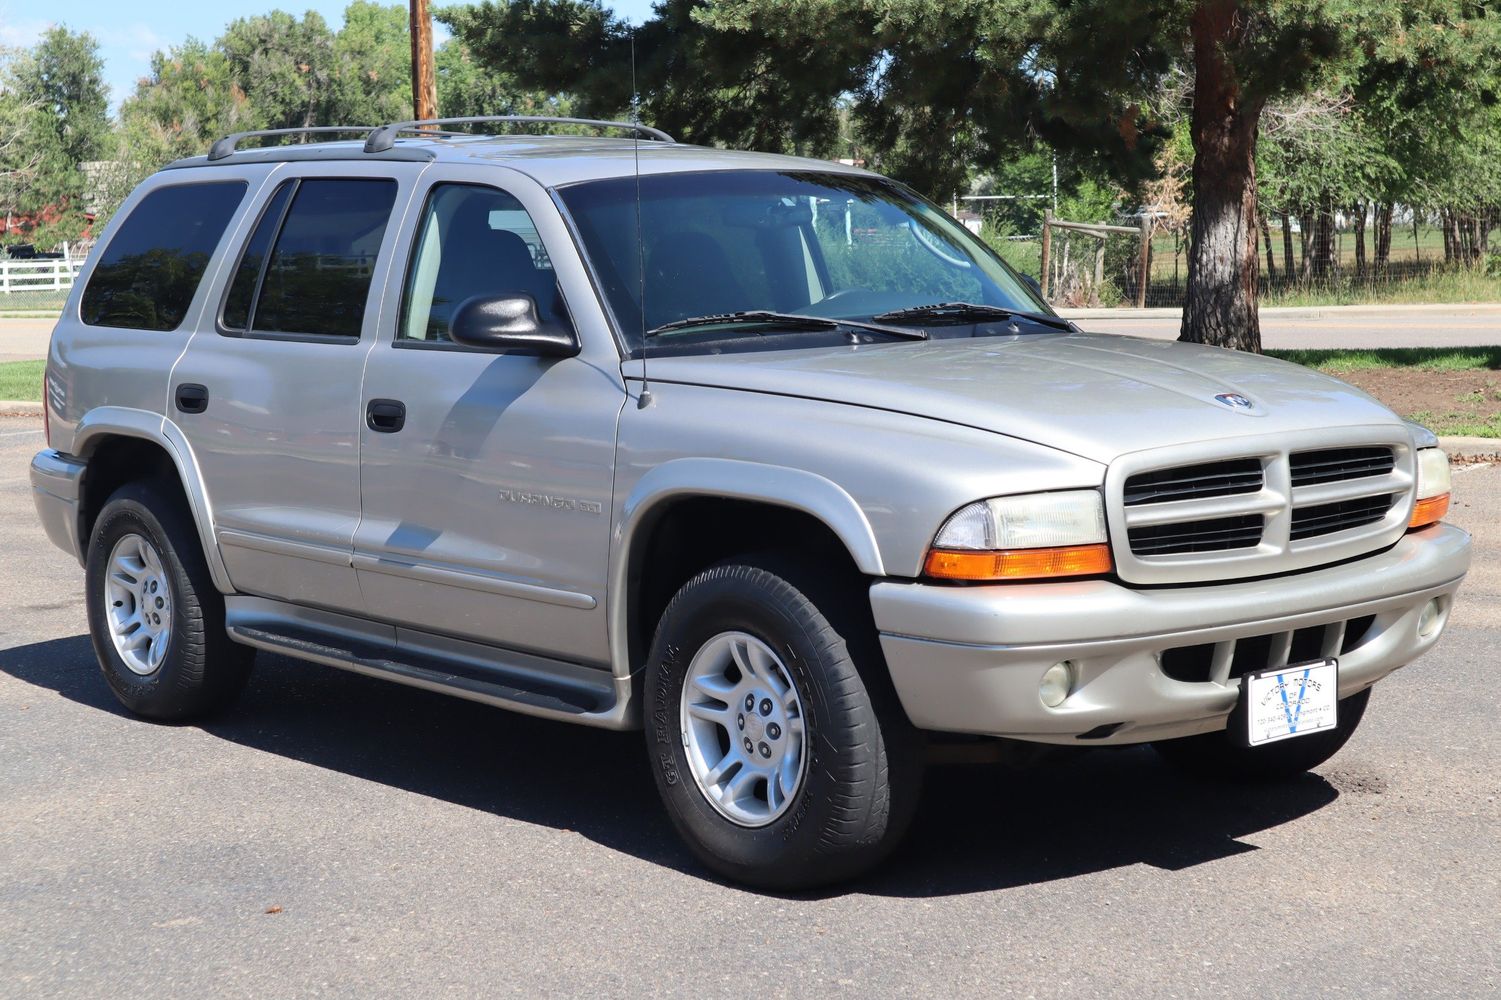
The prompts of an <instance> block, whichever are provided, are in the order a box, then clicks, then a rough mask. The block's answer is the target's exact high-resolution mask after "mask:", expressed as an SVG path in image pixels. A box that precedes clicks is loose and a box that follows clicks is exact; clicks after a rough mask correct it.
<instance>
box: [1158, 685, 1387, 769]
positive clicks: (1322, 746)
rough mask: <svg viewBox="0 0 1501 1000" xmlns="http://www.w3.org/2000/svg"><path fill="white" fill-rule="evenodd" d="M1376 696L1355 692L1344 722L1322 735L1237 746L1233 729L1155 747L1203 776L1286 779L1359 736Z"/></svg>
mask: <svg viewBox="0 0 1501 1000" xmlns="http://www.w3.org/2000/svg"><path fill="white" fill-rule="evenodd" d="M1370 700H1371V689H1370V688H1366V689H1365V690H1364V691H1361V692H1360V693H1359V694H1352V695H1351V696H1350V697H1348V698H1344V699H1342V700H1341V701H1340V703H1339V725H1337V726H1335V728H1333V729H1330V730H1328V731H1326V732H1322V733H1314V734H1312V735H1310V736H1297V737H1294V738H1292V739H1287V740H1281V741H1280V742H1277V743H1268V744H1266V745H1265V746H1259V747H1248V746H1241V745H1239V744H1237V743H1236V742H1235V741H1234V740H1233V739H1231V737H1230V734H1229V733H1228V732H1218V733H1205V734H1203V735H1202V736H1189V737H1186V738H1184V739H1178V740H1165V741H1163V742H1161V743H1153V744H1152V749H1154V750H1156V751H1157V753H1158V754H1159V755H1160V756H1161V757H1162V758H1163V759H1164V760H1166V761H1167V762H1168V763H1169V764H1171V765H1173V766H1174V767H1176V768H1178V769H1179V770H1181V771H1184V772H1186V773H1188V774H1192V775H1194V776H1195V777H1199V778H1230V779H1233V780H1236V781H1280V780H1285V779H1287V778H1294V777H1297V776H1298V775H1300V774H1302V773H1304V772H1305V771H1311V770H1313V769H1314V768H1315V767H1318V766H1319V765H1320V764H1322V763H1324V762H1325V761H1326V760H1328V759H1329V758H1330V757H1333V756H1334V755H1335V754H1337V753H1339V751H1340V749H1341V748H1342V747H1343V746H1344V745H1345V744H1346V743H1347V742H1349V739H1350V737H1351V736H1353V735H1355V729H1356V727H1358V726H1359V725H1360V720H1361V718H1362V717H1363V716H1364V715H1365V710H1366V704H1367V703H1368V702H1370Z"/></svg>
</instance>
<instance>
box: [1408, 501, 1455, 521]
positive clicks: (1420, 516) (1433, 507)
mask: <svg viewBox="0 0 1501 1000" xmlns="http://www.w3.org/2000/svg"><path fill="white" fill-rule="evenodd" d="M1447 513H1449V494H1447V493H1440V494H1439V495H1438V496H1436V497H1429V498H1428V499H1426V500H1419V501H1418V502H1417V503H1416V504H1415V505H1414V506H1413V508H1412V520H1410V521H1408V522H1407V526H1408V527H1409V528H1426V527H1428V525H1430V524H1437V523H1438V522H1440V521H1442V520H1443V519H1444V515H1445V514H1447Z"/></svg>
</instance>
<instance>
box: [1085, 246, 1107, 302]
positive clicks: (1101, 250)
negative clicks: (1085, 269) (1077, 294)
mask: <svg viewBox="0 0 1501 1000" xmlns="http://www.w3.org/2000/svg"><path fill="white" fill-rule="evenodd" d="M1105 238H1106V237H1105V234H1104V233H1100V245H1099V246H1097V247H1095V251H1094V283H1093V284H1092V285H1091V286H1090V289H1089V304H1090V305H1092V306H1098V305H1099V304H1100V289H1101V288H1102V287H1104V284H1105Z"/></svg>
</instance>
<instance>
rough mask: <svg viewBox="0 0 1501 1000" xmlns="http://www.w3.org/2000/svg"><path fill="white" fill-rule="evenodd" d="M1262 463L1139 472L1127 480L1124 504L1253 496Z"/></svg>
mask: <svg viewBox="0 0 1501 1000" xmlns="http://www.w3.org/2000/svg"><path fill="white" fill-rule="evenodd" d="M1261 485H1262V474H1261V463H1260V462H1259V461H1257V460H1256V459H1254V458H1243V459H1232V460H1230V461H1228V462H1207V463H1205V464H1203V465H1185V466H1181V467H1179V468H1176V469H1159V470H1157V471H1156V472H1141V473H1138V474H1136V475H1134V476H1132V477H1131V478H1130V479H1127V480H1126V491H1125V498H1124V499H1125V504H1126V506H1127V507H1135V506H1138V505H1140V504H1144V503H1173V502H1176V501H1179V500H1203V499H1207V498H1209V497H1224V496H1235V495H1237V494H1241V493H1255V492H1256V491H1258V490H1260V489H1261Z"/></svg>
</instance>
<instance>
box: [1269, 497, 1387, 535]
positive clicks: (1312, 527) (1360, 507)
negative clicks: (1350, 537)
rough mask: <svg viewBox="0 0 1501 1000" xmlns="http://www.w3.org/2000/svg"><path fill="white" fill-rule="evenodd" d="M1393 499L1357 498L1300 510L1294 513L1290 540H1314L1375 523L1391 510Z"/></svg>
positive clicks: (1300, 508)
mask: <svg viewBox="0 0 1501 1000" xmlns="http://www.w3.org/2000/svg"><path fill="white" fill-rule="evenodd" d="M1396 499H1397V498H1396V496H1394V495H1387V496H1376V497H1360V498H1358V499H1355V500H1343V501H1341V502H1339V503H1325V504H1319V505H1318V506H1317V507H1299V508H1297V509H1295V510H1294V511H1293V526H1292V532H1291V535H1292V539H1293V541H1297V540H1299V539H1302V538H1315V537H1317V536H1319V535H1332V534H1334V533H1335V532H1336V531H1349V530H1350V529H1351V528H1361V527H1364V526H1365V525H1367V524H1375V523H1376V522H1377V521H1379V520H1381V519H1382V518H1383V517H1385V516H1386V512H1387V511H1389V510H1391V509H1392V504H1393V503H1394V502H1395V501H1396Z"/></svg>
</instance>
